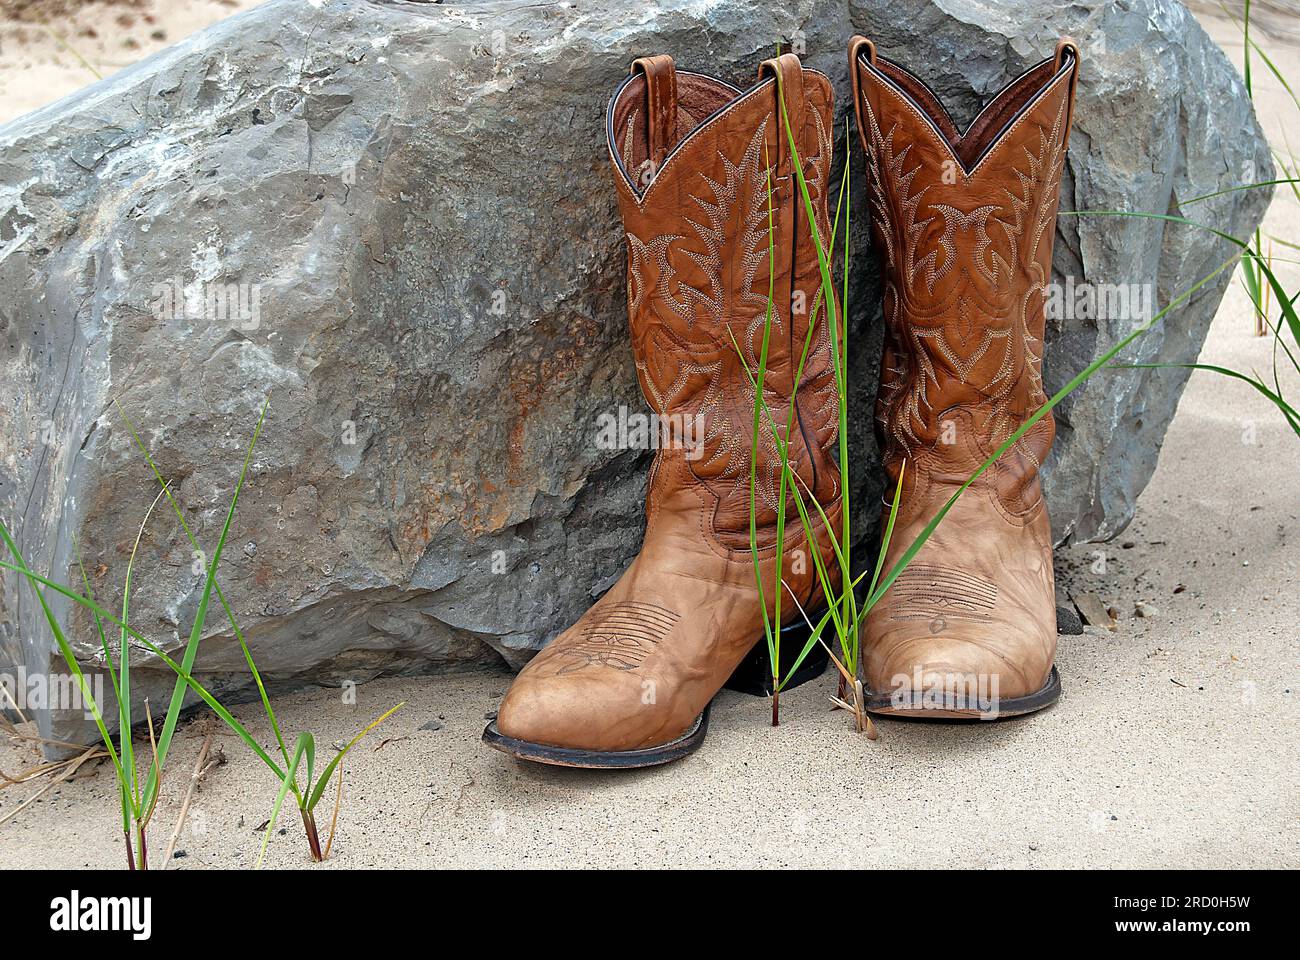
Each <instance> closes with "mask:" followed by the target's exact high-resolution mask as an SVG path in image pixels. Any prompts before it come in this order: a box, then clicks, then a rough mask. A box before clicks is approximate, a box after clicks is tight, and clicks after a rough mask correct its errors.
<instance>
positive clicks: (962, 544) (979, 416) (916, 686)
mask: <svg viewBox="0 0 1300 960" xmlns="http://www.w3.org/2000/svg"><path fill="white" fill-rule="evenodd" d="M849 63H850V71H851V74H852V77H853V86H854V105H855V108H856V110H857V115H858V132H859V134H860V135H861V138H862V145H863V147H864V148H865V149H866V152H867V161H868V163H867V167H868V169H867V178H868V183H869V186H870V189H871V210H872V221H873V232H874V236H875V239H876V245H877V248H878V250H879V252H880V254H881V256H882V259H883V276H882V280H883V283H884V313H885V324H886V335H885V350H884V356H883V360H882V364H881V375H880V389H879V394H878V395H877V399H876V426H877V431H878V436H879V438H880V441H881V448H882V450H883V456H884V462H885V468H886V470H887V472H888V475H889V478H890V486H889V490H888V491H887V492H888V493H890V494H892V492H893V489H894V485H896V484H897V482H898V477H899V472H900V470H902V472H903V476H904V483H903V490H902V498H901V501H900V505H899V513H898V518H897V521H896V525H895V529H894V535H893V539H892V540H891V543H890V549H889V556H888V558H887V560H886V566H885V569H886V570H888V569H890V568H891V567H892V566H893V564H894V563H895V562H896V561H897V560H898V558H899V556H900V555H901V554H902V553H903V552H904V551H905V550H906V549H907V548H908V547H909V546H910V545H911V544H912V543H913V541H914V540H915V539H916V537H917V536H918V534H920V532H921V531H922V529H923V528H924V527H925V526H926V524H927V523H929V521H930V520H931V519H932V518H933V517H934V516H935V515H936V514H937V513H938V511H939V509H940V508H941V507H942V506H943V504H944V503H945V502H946V501H947V500H948V499H949V498H950V497H951V496H952V494H953V493H954V492H956V490H957V489H958V487H960V485H961V484H962V483H963V482H964V481H965V480H966V479H967V478H968V477H969V476H970V475H971V474H973V473H974V472H975V470H976V469H977V468H978V467H979V466H980V464H981V463H983V462H984V460H986V459H987V458H988V457H989V456H991V455H992V454H993V453H994V452H995V451H996V450H997V448H998V447H999V446H1000V445H1001V444H1002V443H1003V442H1004V441H1006V440H1007V439H1008V438H1009V437H1010V435H1011V434H1012V433H1013V432H1014V431H1015V430H1016V429H1017V428H1019V427H1020V426H1021V425H1023V424H1024V422H1025V421H1026V420H1027V419H1028V418H1029V417H1030V416H1031V415H1032V414H1033V413H1034V412H1035V411H1036V410H1037V409H1038V408H1039V407H1041V406H1042V405H1043V404H1044V403H1045V402H1046V400H1047V397H1046V396H1045V395H1044V392H1043V381H1042V373H1041V370H1042V356H1043V333H1044V329H1043V328H1044V307H1045V297H1046V285H1047V284H1048V283H1049V282H1050V280H1051V270H1052V242H1053V238H1054V234H1055V225H1056V207H1057V199H1058V195H1059V193H1060V184H1061V171H1062V169H1063V166H1064V163H1065V151H1066V143H1067V141H1068V139H1069V134H1070V121H1071V114H1072V111H1073V106H1074V89H1075V81H1076V77H1077V72H1078V63H1079V51H1078V48H1077V46H1076V45H1075V44H1074V42H1073V41H1070V40H1062V41H1061V43H1060V44H1059V45H1058V46H1057V49H1056V54H1055V56H1053V57H1051V58H1049V59H1047V60H1044V61H1043V62H1042V63H1040V64H1038V65H1037V66H1036V67H1034V68H1032V69H1031V70H1029V71H1028V72H1026V73H1025V74H1023V75H1022V76H1021V77H1020V78H1019V79H1017V80H1015V81H1014V82H1012V83H1011V84H1010V85H1008V86H1007V87H1006V88H1005V89H1004V90H1003V91H1002V92H1001V93H999V94H998V95H997V97H995V98H994V100H993V101H992V102H991V103H990V104H989V105H988V106H987V107H985V108H984V110H983V111H982V112H981V113H980V115H979V116H978V117H977V118H976V119H975V121H974V122H973V123H972V124H971V125H970V127H968V128H967V130H966V132H965V133H959V132H958V130H957V127H956V125H955V124H954V123H953V122H952V120H951V119H950V118H949V116H948V114H947V113H946V112H945V111H944V108H943V106H942V104H941V103H940V102H939V100H938V98H937V97H936V96H935V95H934V93H933V92H931V91H930V90H929V89H928V88H927V87H926V86H925V84H924V83H922V82H921V81H920V80H918V79H917V78H916V77H914V76H912V75H911V74H909V73H908V72H906V71H905V70H903V69H902V68H901V67H899V66H898V65H897V64H894V63H891V62H890V61H888V60H886V59H884V58H883V57H878V56H877V55H876V50H875V46H874V44H872V43H871V41H869V40H867V39H865V38H863V37H855V38H854V39H853V41H852V43H851V45H850V48H849ZM1054 433H1055V425H1054V423H1053V421H1052V417H1051V415H1050V414H1049V415H1048V416H1045V417H1044V418H1043V419H1041V420H1039V421H1038V422H1037V423H1036V424H1035V425H1034V427H1033V428H1032V429H1031V430H1029V432H1028V433H1026V434H1025V435H1024V436H1023V437H1022V438H1021V439H1020V440H1018V441H1017V442H1016V443H1015V445H1014V446H1013V447H1011V448H1010V449H1009V450H1007V452H1006V453H1004V454H1003V455H1002V457H1001V458H1000V459H999V460H998V461H997V463H995V464H994V465H993V466H992V467H991V468H990V469H989V470H988V471H987V472H986V473H985V474H984V475H983V476H982V477H981V478H980V479H979V480H978V481H976V483H975V484H974V485H972V486H971V487H970V488H969V489H968V490H967V491H966V492H965V493H964V494H962V496H961V498H960V499H959V500H958V501H957V503H956V505H955V506H954V507H953V509H952V511H951V512H950V513H949V514H948V515H947V517H946V518H944V520H943V521H942V523H940V525H939V527H938V528H937V529H936V531H935V532H934V534H933V535H932V536H931V537H930V539H929V540H928V541H927V542H926V544H925V545H924V546H923V547H922V548H921V550H920V552H919V553H917V555H916V557H915V558H914V559H913V561H912V563H911V564H910V565H909V566H908V567H907V569H906V570H905V571H904V572H903V573H902V575H901V576H899V578H898V579H897V580H896V581H895V582H894V584H893V586H892V587H891V588H890V589H889V591H888V592H887V593H886V594H885V596H884V597H883V598H882V600H881V601H880V602H879V603H878V604H877V605H876V606H875V607H874V608H873V609H872V611H871V613H870V614H869V615H868V618H867V622H866V626H865V630H864V632H863V657H862V662H863V665H864V670H865V678H864V679H865V682H866V686H867V689H868V702H867V708H868V709H869V710H872V711H873V712H878V713H891V714H905V715H914V716H931V717H972V716H978V717H984V718H989V719H991V718H994V717H997V716H1011V715H1015V714H1021V713H1028V712H1030V711H1033V710H1038V709H1040V708H1042V707H1045V706H1047V705H1049V704H1051V703H1053V702H1055V700H1056V699H1057V697H1059V696H1060V692H1061V684H1060V679H1059V677H1058V676H1057V673H1056V668H1055V667H1054V666H1053V665H1052V660H1053V658H1054V657H1055V654H1056V603H1055V595H1054V590H1053V581H1052V534H1051V526H1050V524H1049V522H1048V518H1047V506H1046V504H1045V503H1044V502H1043V494H1042V490H1041V488H1040V486H1039V479H1038V472H1039V467H1040V465H1041V464H1042V462H1043V459H1044V458H1045V457H1046V456H1047V453H1048V450H1049V449H1050V447H1051V445H1052V438H1053V435H1054ZM904 461H906V469H905V470H904V469H903V466H904Z"/></svg>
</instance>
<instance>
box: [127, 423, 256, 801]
mask: <svg viewBox="0 0 1300 960" xmlns="http://www.w3.org/2000/svg"><path fill="white" fill-rule="evenodd" d="M270 404H271V401H270V399H269V398H268V399H267V401H266V403H264V404H263V405H262V414H261V416H259V417H258V419H257V427H256V429H254V430H253V439H252V440H251V441H250V442H249V444H248V452H247V453H246V454H245V455H244V465H243V467H242V468H241V469H240V471H239V482H238V483H236V484H235V492H234V494H233V496H231V498H230V509H229V510H227V511H226V522H225V524H224V525H223V526H222V528H221V536H220V538H219V539H218V540H217V548H216V550H215V551H213V554H212V560H211V561H210V562H209V563H208V564H207V568H208V575H207V578H206V580H205V581H204V584H203V595H202V596H201V597H200V598H199V608H198V611H197V612H196V613H195V615H194V626H193V627H192V628H191V629H190V639H189V642H188V643H187V644H186V645H185V654H184V657H183V658H182V660H181V667H182V670H181V676H180V677H178V679H177V681H176V687H175V689H174V690H173V692H172V700H171V703H170V704H169V705H168V707H167V717H166V719H165V720H164V721H163V729H162V735H161V736H159V738H158V763H157V765H156V766H151V767H150V769H149V779H148V782H147V783H146V785H145V792H144V807H145V809H148V808H149V805H150V802H151V801H152V799H153V797H154V794H155V792H156V791H157V789H158V779H159V774H160V772H161V770H160V768H161V767H162V765H163V764H164V763H165V762H166V760H167V751H168V749H169V748H170V747H171V741H172V735H173V734H174V733H175V732H176V723H177V721H178V720H179V718H180V712H181V704H182V703H183V702H184V699H185V687H186V679H185V678H187V677H189V675H190V674H191V673H192V672H193V670H194V660H195V658H196V657H197V656H198V652H199V638H200V636H202V634H203V626H204V624H205V622H206V621H207V616H208V604H209V602H210V601H211V599H212V585H213V582H214V581H215V580H216V576H217V567H218V566H220V565H221V553H222V551H223V550H224V549H225V547H226V537H227V536H229V534H230V524H231V521H233V520H234V517H235V506H236V505H237V504H238V503H239V493H240V491H241V490H243V488H244V480H245V479H246V478H247V476H248V465H249V464H250V463H251V462H252V460H253V448H254V447H256V446H257V438H258V437H259V436H260V435H261V433H262V424H263V423H265V422H266V411H267V408H268V407H269V406H270ZM125 626H126V625H125V624H123V627H125Z"/></svg>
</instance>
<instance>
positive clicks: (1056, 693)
mask: <svg viewBox="0 0 1300 960" xmlns="http://www.w3.org/2000/svg"><path fill="white" fill-rule="evenodd" d="M1060 698H1061V676H1060V674H1058V673H1057V672H1056V666H1055V665H1053V666H1052V672H1051V673H1050V674H1048V676H1047V682H1046V683H1045V684H1043V688H1042V689H1041V690H1039V691H1038V692H1037V693H1030V694H1027V695H1025V696H1023V697H1008V698H1005V699H1000V700H999V701H998V703H997V709H996V710H981V709H979V707H968V706H964V705H963V706H959V705H957V703H956V698H955V697H954V696H953V695H952V694H944V703H943V705H942V706H937V705H936V706H933V707H930V706H927V707H916V706H906V707H899V706H895V705H894V701H893V698H892V696H890V695H889V694H887V693H879V694H873V693H871V692H869V691H868V693H867V703H866V707H867V712H868V713H876V714H881V715H884V716H889V717H913V718H917V719H922V720H983V721H989V720H1000V719H1002V718H1004V717H1020V716H1024V715H1025V714H1026V713H1034V712H1036V711H1038V710H1042V709H1043V708H1044V707H1050V706H1051V705H1052V704H1054V703H1055V702H1056V701H1057V700H1059V699H1060Z"/></svg>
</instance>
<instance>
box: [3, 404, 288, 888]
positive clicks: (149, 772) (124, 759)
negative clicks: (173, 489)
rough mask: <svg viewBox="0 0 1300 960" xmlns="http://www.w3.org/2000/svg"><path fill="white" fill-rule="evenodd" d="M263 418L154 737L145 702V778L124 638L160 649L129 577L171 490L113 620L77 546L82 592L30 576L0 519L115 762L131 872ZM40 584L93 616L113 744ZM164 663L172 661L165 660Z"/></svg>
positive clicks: (141, 856) (11, 566)
mask: <svg viewBox="0 0 1300 960" xmlns="http://www.w3.org/2000/svg"><path fill="white" fill-rule="evenodd" d="M265 417H266V408H265V407H263V409H262V417H261V418H259V419H258V422H257V429H256V430H255V431H254V433H253V440H252V442H251V443H250V444H249V445H248V453H247V454H246V455H245V457H244V464H243V467H242V469H241V470H240V473H239V482H238V483H237V484H236V485H235V492H234V495H233V496H232V497H231V500H230V507H229V509H228V510H227V511H226V521H225V524H224V525H223V526H222V529H221V536H220V538H219V539H218V540H217V546H216V550H215V551H214V552H213V555H212V563H211V564H209V565H208V569H207V576H206V578H205V580H204V584H203V594H202V596H201V597H200V599H199V606H198V611H197V612H196V613H195V616H194V622H193V624H192V625H191V627H190V635H189V640H188V641H187V642H186V644H185V652H184V654H183V655H182V658H181V663H180V664H179V665H175V670H176V672H177V680H176V685H175V687H174V688H173V690H172V698H171V702H170V703H169V704H168V707H167V712H166V714H165V715H164V716H163V723H162V730H161V734H160V735H159V736H157V737H156V738H155V736H154V726H153V717H152V715H151V714H149V712H148V709H147V707H146V713H145V719H146V723H147V725H148V729H149V746H150V757H149V759H148V763H147V765H146V767H145V773H144V776H143V779H142V777H141V774H140V771H139V769H138V766H137V763H136V758H135V752H134V745H133V743H132V738H131V729H132V723H133V719H134V717H133V713H132V707H131V648H130V638H131V637H136V638H138V639H140V640H141V641H142V642H144V643H145V644H146V645H147V646H149V647H150V648H152V649H153V650H154V651H155V652H157V653H161V651H159V650H158V649H157V648H156V647H155V646H154V645H153V644H152V643H149V642H148V641H145V640H144V638H143V637H140V636H139V634H137V633H136V632H135V631H134V630H133V629H132V628H131V627H130V626H129V624H128V620H129V606H130V599H131V574H132V571H133V569H134V567H135V558H136V554H137V552H138V551H139V549H140V540H141V538H142V537H143V535H144V529H145V526H146V525H147V524H148V522H149V517H150V516H151V515H152V514H153V509H154V507H156V506H157V505H158V500H159V499H161V497H162V496H163V494H164V493H165V494H167V496H169V497H170V495H171V494H170V492H169V491H168V489H167V486H166V484H164V485H163V492H162V493H160V494H159V495H158V497H155V498H154V502H153V504H151V505H150V507H149V510H148V512H147V513H146V514H145V518H144V520H143V521H142V522H141V524H140V528H139V531H138V532H137V534H136V538H135V543H134V544H133V546H132V548H131V554H130V557H129V559H128V560H127V568H126V577H125V580H124V581H123V588H122V614H121V618H120V619H119V618H118V617H114V616H113V615H112V614H110V613H108V611H106V610H104V609H103V608H102V607H100V606H99V604H97V603H95V602H94V600H92V599H90V596H91V589H90V580H89V578H88V577H87V576H86V570H85V565H84V564H83V563H82V562H81V551H80V548H79V547H77V549H76V555H77V565H78V568H79V569H80V571H81V577H82V583H83V587H84V589H85V590H86V594H87V595H86V596H85V597H83V596H81V595H80V594H76V593H74V592H73V591H71V590H68V589H67V588H66V587H62V586H59V585H58V584H55V583H53V582H52V581H50V580H48V579H47V578H45V577H40V576H38V575H37V574H35V573H34V572H33V571H32V570H31V568H30V567H28V565H27V561H26V560H24V559H23V555H22V552H21V551H20V550H19V549H18V544H17V543H16V542H15V541H14V538H13V537H12V536H11V535H10V532H9V528H8V527H7V526H5V524H4V522H3V521H0V538H3V540H4V543H5V546H6V547H8V549H9V552H10V554H11V555H12V556H13V558H14V562H13V563H4V562H0V566H2V567H4V568H5V569H7V570H13V571H15V572H16V573H18V574H20V575H22V576H23V577H25V578H26V579H27V582H28V584H29V585H30V586H31V588H32V593H33V594H34V595H35V596H36V599H37V600H38V601H39V602H40V605H41V612H42V613H43V614H44V616H45V621H46V623H47V624H48V626H49V628H50V633H51V634H52V635H53V637H54V642H55V644H56V645H57V646H58V648H59V654H60V656H62V658H63V662H64V664H65V665H66V666H67V668H68V671H69V672H70V673H71V674H72V675H73V676H74V677H75V678H76V680H77V687H78V689H79V690H80V692H81V698H82V702H83V704H85V706H86V707H87V708H88V709H89V710H90V713H91V716H92V717H93V718H94V721H95V726H96V727H97V728H98V730H99V735H100V738H101V739H102V741H103V743H104V749H105V750H106V751H107V753H108V756H109V759H110V760H111V762H112V764H113V773H114V776H115V777H116V778H117V787H118V798H119V801H120V806H121V812H122V834H123V839H124V840H125V844H126V860H127V868H128V869H130V870H137V869H138V870H147V869H148V868H149V846H148V827H149V821H150V820H151V819H152V817H153V814H154V811H155V809H156V808H157V805H158V793H159V789H160V787H161V785H162V773H163V766H164V764H165V763H166V760H167V754H168V751H169V750H170V749H171V742H172V737H173V735H174V734H175V732H176V724H177V721H178V720H179V719H180V712H181V706H182V704H183V702H184V699H185V686H186V682H187V681H186V678H187V677H188V675H189V673H190V671H191V670H192V669H193V667H194V660H195V657H197V656H198V651H199V638H200V637H201V636H202V634H203V628H204V625H205V624H206V622H207V615H208V603H209V601H210V599H211V597H212V590H213V587H214V585H215V583H216V571H217V564H218V563H219V562H220V561H221V554H222V551H223V550H224V549H225V546H226V538H227V536H228V535H229V533H230V523H231V521H232V520H233V519H234V516H235V505H236V503H238V501H239V493H240V491H241V490H242V489H243V486H244V480H245V479H246V477H247V475H248V465H249V462H250V461H251V460H252V457H253V447H254V446H255V445H256V443H257V436H258V434H259V433H260V432H261V429H262V423H263V420H264V419H265ZM40 585H44V586H45V587H46V588H48V589H53V590H54V591H55V592H56V593H60V594H63V595H64V596H67V597H68V598H69V599H72V600H74V601H76V602H79V603H81V604H82V605H83V606H85V607H87V608H88V609H90V611H91V613H92V614H93V615H94V619H95V629H96V632H97V633H98V636H99V641H100V646H101V648H102V650H103V653H104V659H105V663H106V665H107V667H108V673H109V682H110V683H111V684H112V686H113V692H114V694H115V695H116V697H117V704H118V744H117V746H116V747H115V746H114V744H113V738H112V737H111V736H110V735H109V732H108V727H107V724H106V723H105V722H104V716H103V712H102V711H101V709H100V706H99V704H98V703H97V702H96V701H95V697H94V694H93V693H92V692H91V689H90V684H89V683H88V682H87V680H86V676H85V674H84V673H83V672H82V669H81V664H80V663H79V662H78V661H77V657H76V654H75V653H74V652H73V650H72V646H71V644H70V643H69V642H68V639H67V635H66V634H65V633H64V631H63V628H62V627H61V626H60V624H59V621H58V618H57V617H55V615H54V612H53V610H51V609H50V605H49V602H48V600H47V598H46V595H45V590H43V589H41V586H40ZM106 621H107V622H110V623H113V624H115V625H116V626H117V627H118V628H119V629H120V631H121V646H120V648H119V651H118V663H117V667H116V669H115V668H114V666H113V656H112V652H111V651H110V650H109V647H108V638H107V634H106V632H105V630H104V623H105V622H106ZM168 663H169V665H173V664H174V663H175V662H174V661H172V660H170V658H168Z"/></svg>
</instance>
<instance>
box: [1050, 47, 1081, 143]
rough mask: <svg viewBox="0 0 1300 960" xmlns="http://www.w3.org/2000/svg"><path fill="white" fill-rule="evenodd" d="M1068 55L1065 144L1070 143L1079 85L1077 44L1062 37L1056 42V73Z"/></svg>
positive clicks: (1059, 70)
mask: <svg viewBox="0 0 1300 960" xmlns="http://www.w3.org/2000/svg"><path fill="white" fill-rule="evenodd" d="M1067 54H1068V55H1069V56H1070V59H1071V69H1070V91H1069V93H1068V94H1066V96H1068V97H1069V102H1068V103H1067V105H1066V107H1065V146H1069V144H1070V127H1071V126H1072V125H1073V124H1074V93H1075V89H1076V88H1077V87H1078V85H1079V45H1078V44H1077V43H1075V42H1074V38H1073V37H1062V38H1061V39H1060V40H1059V41H1058V42H1057V44H1056V70H1055V72H1056V73H1060V72H1061V68H1062V67H1063V66H1065V57H1066V55H1067Z"/></svg>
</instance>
